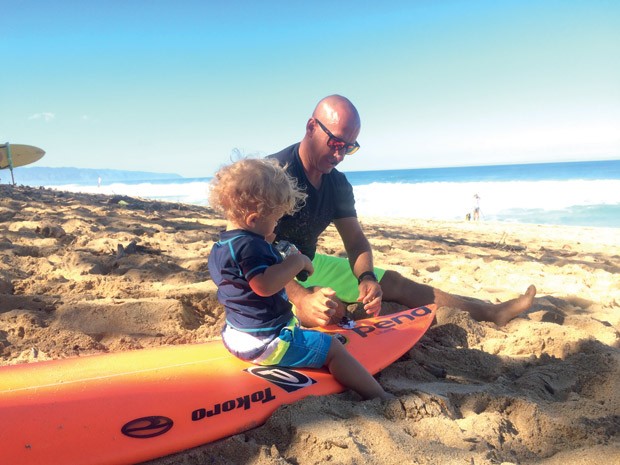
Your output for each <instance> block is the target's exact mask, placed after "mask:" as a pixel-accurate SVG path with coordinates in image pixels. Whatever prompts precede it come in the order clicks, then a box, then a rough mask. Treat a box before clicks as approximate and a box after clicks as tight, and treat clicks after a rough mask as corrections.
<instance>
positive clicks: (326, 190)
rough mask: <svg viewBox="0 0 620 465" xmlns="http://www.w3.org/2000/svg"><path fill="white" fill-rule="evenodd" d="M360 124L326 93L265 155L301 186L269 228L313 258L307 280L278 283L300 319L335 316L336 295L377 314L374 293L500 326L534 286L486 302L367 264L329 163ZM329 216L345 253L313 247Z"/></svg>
mask: <svg viewBox="0 0 620 465" xmlns="http://www.w3.org/2000/svg"><path fill="white" fill-rule="evenodd" d="M360 128H361V121H360V116H359V113H358V112H357V109H356V108H355V106H354V105H353V104H352V103H351V102H350V101H349V100H348V99H346V98H345V97H342V96H340V95H330V96H328V97H325V98H324V99H322V100H321V101H320V102H319V103H318V104H317V106H316V108H315V109H314V112H313V113H312V117H311V118H310V119H308V122H307V123H306V133H305V135H304V138H303V139H302V141H301V142H300V143H297V144H293V145H291V146H290V147H287V148H286V149H284V150H282V151H281V152H278V153H276V154H273V155H270V157H273V158H276V159H277V160H279V162H280V164H282V166H287V170H288V172H289V173H290V174H291V175H292V176H294V177H295V178H297V180H298V184H299V186H300V187H301V188H302V189H303V190H304V191H305V192H306V194H308V197H307V199H306V203H305V206H304V207H303V208H302V209H301V210H300V211H299V212H297V213H295V214H294V215H292V216H285V217H284V218H282V219H281V220H280V222H279V224H278V226H277V228H276V231H275V233H276V240H286V241H289V242H291V243H293V244H295V245H296V246H297V248H298V249H299V250H300V251H301V252H302V253H303V254H305V255H307V256H308V257H310V259H312V262H313V265H314V270H315V271H314V274H313V275H312V276H311V277H310V278H309V279H308V280H307V281H305V282H299V281H293V282H291V283H289V285H288V286H286V292H287V294H288V297H289V299H290V301H291V302H292V303H293V304H294V305H295V307H296V309H297V316H298V318H299V319H300V321H301V322H302V323H303V324H304V325H305V326H310V327H313V326H324V325H326V324H328V323H330V322H334V321H339V319H340V318H341V317H342V316H343V315H344V313H345V308H346V307H345V304H344V303H343V302H362V303H363V304H364V308H365V310H366V312H367V313H368V314H369V315H373V314H378V312H379V311H380V310H381V302H382V300H386V301H390V302H398V303H400V304H403V305H406V306H407V307H409V308H414V307H420V306H422V305H428V304H432V303H435V304H437V306H439V307H442V306H446V307H453V308H459V309H461V310H464V311H466V312H468V313H469V314H470V315H471V316H472V318H474V319H476V320H478V321H492V322H494V323H496V324H497V325H500V326H501V325H504V324H506V323H507V322H508V321H510V320H511V319H513V318H514V317H516V316H517V315H519V314H520V313H522V312H524V311H525V310H527V309H528V308H530V306H531V305H532V302H533V299H534V296H535V295H536V288H535V287H534V286H530V287H529V288H528V289H527V291H526V293H525V294H523V295H521V296H520V297H518V298H516V299H513V300H510V301H507V302H504V303H500V304H495V305H494V304H489V303H486V302H482V301H475V300H471V299H466V298H463V297H460V296H456V295H453V294H448V293H446V292H443V291H441V290H439V289H436V288H433V287H431V286H428V285H425V284H419V283H416V282H415V281H412V280H410V279H407V278H405V277H403V276H401V275H400V274H398V273H397V272H395V271H390V270H382V269H380V268H376V267H375V266H374V263H373V258H372V248H371V246H370V243H369V242H368V239H367V238H366V236H365V235H364V232H363V231H362V228H361V225H360V223H359V221H358V219H357V213H356V211H355V199H354V196H353V188H352V186H351V184H350V183H349V182H348V181H347V178H346V177H345V175H344V174H342V173H341V172H339V171H338V170H337V169H336V166H337V165H338V164H339V163H340V162H342V161H343V160H344V159H345V157H346V156H347V155H351V154H353V153H355V152H356V151H357V150H358V149H359V148H360V145H359V144H358V143H357V137H358V135H359V133H360ZM332 222H333V223H334V225H335V226H336V229H337V230H338V233H339V234H340V237H341V238H342V241H343V244H344V247H345V250H346V252H347V257H348V259H344V258H339V257H332V256H327V255H322V254H317V253H316V246H317V241H318V238H319V236H320V235H321V233H322V232H323V231H324V230H325V228H327V226H328V225H329V224H330V223H332Z"/></svg>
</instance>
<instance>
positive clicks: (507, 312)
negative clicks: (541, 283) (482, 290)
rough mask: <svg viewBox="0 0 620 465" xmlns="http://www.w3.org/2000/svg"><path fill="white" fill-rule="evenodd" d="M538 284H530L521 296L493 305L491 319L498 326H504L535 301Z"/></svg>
mask: <svg viewBox="0 0 620 465" xmlns="http://www.w3.org/2000/svg"><path fill="white" fill-rule="evenodd" d="M535 295H536V286H534V285H530V287H528V288H527V291H525V294H523V295H522V296H521V297H517V298H516V299H512V300H509V301H507V302H503V303H501V304H497V305H494V306H493V309H492V312H493V313H492V314H491V315H489V316H490V318H489V321H492V322H493V323H495V324H496V325H497V326H504V325H505V324H506V323H508V322H509V321H510V320H512V319H513V318H515V317H516V316H518V315H520V314H521V313H523V312H525V311H526V310H528V309H529V308H530V307H531V306H532V303H533V302H534V296H535Z"/></svg>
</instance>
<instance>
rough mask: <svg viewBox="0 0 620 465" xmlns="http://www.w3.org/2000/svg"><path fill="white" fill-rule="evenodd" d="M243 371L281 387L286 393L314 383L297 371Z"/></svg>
mask: <svg viewBox="0 0 620 465" xmlns="http://www.w3.org/2000/svg"><path fill="white" fill-rule="evenodd" d="M244 371H247V372H248V373H250V374H251V375H254V376H258V377H259V378H262V379H264V380H266V381H269V382H270V383H273V384H275V385H276V386H278V387H281V388H282V389H284V390H285V391H286V392H295V391H297V390H298V389H302V388H305V387H308V386H312V385H313V384H314V383H316V381H315V380H313V379H312V378H310V377H309V376H306V375H304V374H303V373H300V372H298V371H295V370H291V369H290V368H284V367H261V366H255V367H249V368H246V369H245V370H244Z"/></svg>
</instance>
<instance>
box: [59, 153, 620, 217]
mask: <svg viewBox="0 0 620 465" xmlns="http://www.w3.org/2000/svg"><path fill="white" fill-rule="evenodd" d="M345 167H346V164H345V165H342V168H343V169H342V171H343V172H344V173H345V174H346V175H347V178H348V179H349V181H350V182H351V184H352V185H353V189H354V192H355V198H356V208H357V211H358V215H359V216H360V217H364V216H367V217H368V216H373V217H377V216H379V217H386V216H387V217H396V218H427V219H439V220H465V219H466V215H467V214H468V213H469V214H471V213H472V211H473V208H474V206H475V205H476V204H477V205H479V210H480V221H501V222H518V223H533V224H558V225H570V226H596V227H611V228H620V160H610V161H609V160H608V161H589V162H562V163H536V164H518V165H494V166H470V167H454V168H424V169H402V170H385V171H350V172H348V171H346V170H345V169H344V168H345ZM209 180H210V178H181V179H172V180H157V181H149V182H139V181H136V182H126V183H113V184H106V182H105V179H104V180H102V184H101V186H97V185H96V181H95V183H94V184H90V185H78V184H71V185H54V186H47V187H51V188H54V189H59V190H68V191H73V192H89V193H103V194H119V195H128V196H135V197H142V198H148V199H157V200H165V201H171V202H182V203H189V204H197V205H208V202H207V199H206V192H207V186H208V182H209ZM476 195H477V196H478V199H476V198H475V196H476Z"/></svg>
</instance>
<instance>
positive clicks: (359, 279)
mask: <svg viewBox="0 0 620 465" xmlns="http://www.w3.org/2000/svg"><path fill="white" fill-rule="evenodd" d="M364 278H371V279H372V280H373V281H375V282H377V281H379V280H378V279H377V275H376V274H375V273H374V272H373V271H364V272H363V273H362V274H361V275H359V276H358V277H357V283H358V284H361V282H362V281H363V280H364Z"/></svg>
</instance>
